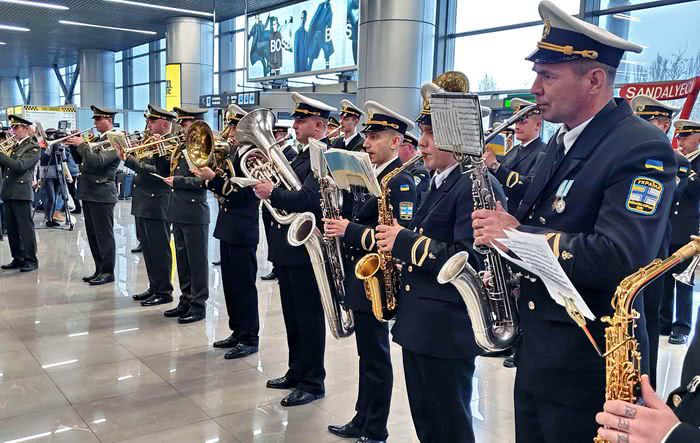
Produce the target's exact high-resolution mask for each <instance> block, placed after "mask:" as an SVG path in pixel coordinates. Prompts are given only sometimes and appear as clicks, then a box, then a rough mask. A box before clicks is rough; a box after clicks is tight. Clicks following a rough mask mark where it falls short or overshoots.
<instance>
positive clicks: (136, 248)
mask: <svg viewBox="0 0 700 443" xmlns="http://www.w3.org/2000/svg"><path fill="white" fill-rule="evenodd" d="M131 252H133V253H134V254H138V253H139V252H143V246H142V245H141V243H139V245H138V246H137V247H135V248H134V249H132V250H131Z"/></svg>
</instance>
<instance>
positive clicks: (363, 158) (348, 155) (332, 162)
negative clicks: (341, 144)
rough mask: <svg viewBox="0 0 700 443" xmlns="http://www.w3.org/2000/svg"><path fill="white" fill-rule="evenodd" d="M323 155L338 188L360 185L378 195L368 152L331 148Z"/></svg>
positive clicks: (378, 190)
mask: <svg viewBox="0 0 700 443" xmlns="http://www.w3.org/2000/svg"><path fill="white" fill-rule="evenodd" d="M324 157H325V159H326V163H327V164H328V169H329V170H330V171H331V175H332V176H333V180H334V181H335V184H336V185H337V186H338V187H339V188H340V189H345V190H349V189H350V186H362V187H363V188H367V190H368V191H369V192H371V193H372V194H373V195H374V196H379V194H380V187H379V182H378V181H377V176H376V174H375V172H374V167H372V162H371V161H370V160H369V154H367V153H366V152H355V151H346V150H345V149H337V148H331V149H328V150H327V151H326V152H325V154H324Z"/></svg>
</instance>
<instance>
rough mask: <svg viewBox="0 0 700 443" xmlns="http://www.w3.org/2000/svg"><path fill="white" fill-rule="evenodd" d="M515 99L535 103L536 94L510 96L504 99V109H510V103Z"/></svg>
mask: <svg viewBox="0 0 700 443" xmlns="http://www.w3.org/2000/svg"><path fill="white" fill-rule="evenodd" d="M514 98H521V99H523V100H527V101H529V102H533V103H534V102H535V94H509V95H508V96H507V97H506V98H504V99H503V107H504V108H510V102H511V100H513V99H514Z"/></svg>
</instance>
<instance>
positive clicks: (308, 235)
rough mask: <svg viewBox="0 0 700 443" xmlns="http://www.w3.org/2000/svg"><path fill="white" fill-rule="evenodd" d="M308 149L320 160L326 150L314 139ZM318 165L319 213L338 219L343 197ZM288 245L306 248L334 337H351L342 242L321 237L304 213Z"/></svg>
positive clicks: (293, 227) (310, 216) (290, 233)
mask: <svg viewBox="0 0 700 443" xmlns="http://www.w3.org/2000/svg"><path fill="white" fill-rule="evenodd" d="M309 145H316V146H317V147H318V150H319V152H320V155H321V156H322V155H323V152H325V150H326V149H327V146H326V144H325V143H323V142H320V141H318V140H315V139H313V138H310V139H309ZM319 163H320V165H319V166H320V168H319V169H320V170H319V171H314V173H315V175H316V178H317V179H318V182H319V189H320V194H321V213H322V215H323V218H329V219H339V218H340V217H341V215H340V210H341V206H342V196H341V194H340V191H339V189H338V187H337V186H336V184H335V182H334V181H333V178H332V177H331V176H330V175H329V174H328V170H327V167H326V164H325V163H324V162H319ZM312 164H313V162H312ZM287 242H288V243H289V244H290V245H292V246H300V245H305V246H306V249H307V251H308V252H309V257H310V258H311V264H312V265H313V267H314V275H316V276H317V279H316V280H317V283H318V286H319V292H320V294H321V306H323V312H324V314H325V316H326V321H327V322H328V327H329V329H330V331H331V334H332V335H333V337H334V338H336V339H339V338H344V337H349V336H351V335H352V333H353V332H354V330H355V319H354V318H353V314H352V310H350V309H348V308H347V307H345V286H344V285H343V282H344V280H345V269H344V267H343V252H342V251H343V247H342V240H341V239H340V238H328V237H325V236H324V235H322V234H321V231H320V230H319V229H318V228H317V227H316V220H315V217H314V214H312V213H311V212H305V213H303V214H300V215H299V217H297V218H296V219H295V220H294V221H293V222H292V224H291V225H290V226H289V231H288V232H287ZM318 276H328V278H323V279H319V278H318ZM329 280H330V282H329Z"/></svg>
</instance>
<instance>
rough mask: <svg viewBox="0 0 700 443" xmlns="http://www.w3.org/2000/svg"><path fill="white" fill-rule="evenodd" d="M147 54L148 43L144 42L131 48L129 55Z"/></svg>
mask: <svg viewBox="0 0 700 443" xmlns="http://www.w3.org/2000/svg"><path fill="white" fill-rule="evenodd" d="M143 54H148V43H144V44H142V45H139V46H135V47H133V48H131V56H132V57H136V56H137V55H143Z"/></svg>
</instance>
